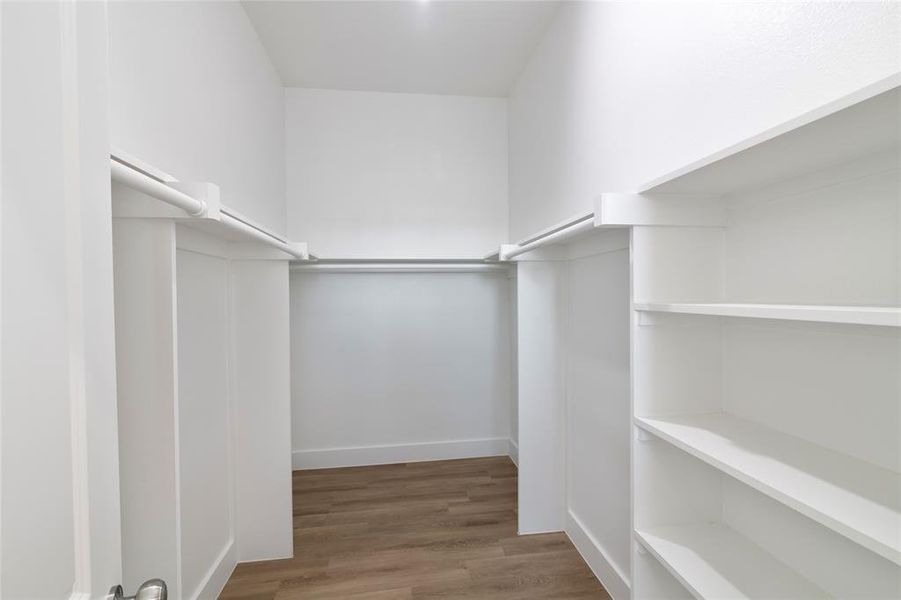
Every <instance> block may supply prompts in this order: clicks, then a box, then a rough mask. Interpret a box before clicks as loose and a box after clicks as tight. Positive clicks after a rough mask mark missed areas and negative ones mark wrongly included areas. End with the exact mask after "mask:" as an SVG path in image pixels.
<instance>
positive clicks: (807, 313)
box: [634, 302, 901, 327]
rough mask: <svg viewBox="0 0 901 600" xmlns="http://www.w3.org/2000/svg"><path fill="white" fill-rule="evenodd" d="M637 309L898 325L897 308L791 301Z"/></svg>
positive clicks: (637, 305) (640, 304) (663, 305)
mask: <svg viewBox="0 0 901 600" xmlns="http://www.w3.org/2000/svg"><path fill="white" fill-rule="evenodd" d="M634 309H635V310H637V311H639V312H660V313H674V314H683V315H711V316H717V317H742V318H748V319H778V320H785V321H810V322H819V323H845V324H852V325H876V326H883V327H901V308H894V307H890V306H814V305H797V304H795V305H792V304H739V303H734V302H721V303H689V302H637V303H635V304H634Z"/></svg>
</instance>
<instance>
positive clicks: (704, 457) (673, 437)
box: [633, 413, 901, 565]
mask: <svg viewBox="0 0 901 600" xmlns="http://www.w3.org/2000/svg"><path fill="white" fill-rule="evenodd" d="M717 417H719V418H723V419H728V421H727V423H730V422H731V424H732V425H736V426H740V427H743V428H746V429H748V428H753V429H756V433H754V434H753V435H752V436H746V437H745V438H743V439H742V441H741V442H736V437H737V436H732V437H728V436H725V435H722V433H721V432H720V433H718V432H717V431H716V430H715V429H713V428H711V427H709V426H708V427H706V428H704V427H701V424H700V423H699V422H703V421H704V420H708V419H712V418H717ZM633 420H634V423H635V425H636V426H637V427H639V428H641V429H643V430H645V431H647V432H649V433H651V434H653V435H655V436H657V437H659V438H660V439H662V440H663V441H665V442H667V443H669V444H672V445H673V446H675V447H676V448H678V449H680V450H682V451H684V452H687V453H688V454H690V455H692V456H694V457H695V458H697V459H699V460H701V461H703V462H705V463H707V464H708V465H710V466H712V467H714V468H716V469H718V470H720V471H722V472H723V473H726V474H727V475H730V476H731V477H734V478H735V479H737V480H739V481H741V482H742V483H744V484H745V485H748V486H750V487H751V488H753V489H755V490H757V491H758V492H761V493H763V494H765V495H767V496H769V497H770V498H773V499H774V500H777V501H779V502H780V503H782V504H784V505H786V506H788V507H790V508H792V509H794V510H796V511H798V512H799V513H801V514H802V515H804V516H805V517H807V518H809V519H811V520H813V521H815V522H817V523H819V524H820V525H822V526H824V527H827V528H829V529H831V530H833V531H835V532H836V533H839V534H841V535H843V536H845V537H846V538H848V539H849V540H851V541H853V542H855V543H857V544H859V545H860V546H862V547H864V548H867V549H868V550H870V551H872V552H874V553H876V554H878V555H880V556H882V557H883V558H886V559H888V560H890V561H891V562H893V563H895V564H897V565H901V539H896V540H894V544H893V543H892V542H891V541H888V540H886V539H885V536H881V537H880V536H878V535H874V534H873V530H874V529H878V530H879V531H881V532H885V531H889V532H890V531H891V529H892V527H891V524H890V523H889V524H887V523H881V525H882V526H881V527H879V528H874V527H873V526H872V523H870V528H869V529H870V531H869V532H867V531H864V530H863V529H862V528H861V527H860V525H859V524H858V525H855V524H852V523H849V522H848V520H847V516H846V515H845V514H836V513H837V511H836V510H834V507H832V508H833V510H827V509H826V508H825V507H824V506H823V499H824V498H825V497H826V496H829V495H830V493H831V495H832V496H833V497H835V489H836V488H838V486H836V485H835V484H834V483H832V482H828V483H827V482H822V481H819V480H816V476H814V475H812V474H809V473H801V474H798V475H794V476H793V479H794V481H792V482H791V483H793V484H794V487H795V488H797V487H802V486H808V487H810V486H811V484H812V483H813V486H812V487H814V488H815V489H814V490H813V491H810V490H808V491H807V493H806V494H804V495H799V494H798V493H797V492H796V491H794V492H793V491H790V490H788V489H786V488H788V487H792V486H791V485H785V484H784V483H782V484H779V483H776V482H775V479H776V478H777V475H774V473H773V466H782V467H784V468H783V469H781V471H782V472H780V473H779V474H778V476H782V477H785V476H786V472H787V471H790V470H791V469H792V468H793V467H791V463H790V461H789V460H776V459H770V460H769V461H768V463H767V465H766V466H765V469H766V471H767V475H765V476H760V475H757V474H754V473H753V472H750V471H749V470H748V469H749V468H752V470H753V468H754V467H755V466H756V470H757V471H761V470H763V468H762V467H761V464H759V463H760V462H761V461H762V460H765V459H766V454H765V453H764V452H762V451H761V452H760V453H754V452H751V451H746V453H745V456H744V457H740V458H739V459H737V460H736V459H735V457H732V458H730V457H726V456H722V451H723V450H729V449H731V450H733V451H734V450H735V449H737V448H744V447H747V446H748V445H749V444H748V441H749V440H750V439H751V438H752V437H755V436H756V437H757V438H759V441H762V440H764V439H765V442H761V443H760V445H762V446H765V447H766V448H767V454H770V455H774V453H775V452H776V448H777V446H780V447H784V446H785V445H788V446H790V447H791V450H792V451H791V452H788V453H786V454H787V458H788V459H794V460H795V461H796V462H797V461H798V459H799V458H802V459H803V460H807V461H810V460H811V457H812V456H813V460H815V461H816V460H822V459H824V458H825V459H829V461H831V462H835V461H843V462H846V463H848V464H853V466H854V467H856V469H855V470H854V471H853V473H855V475H858V476H860V475H861V474H862V473H863V471H864V470H870V471H871V472H876V471H878V472H879V473H880V475H881V474H882V473H883V472H884V473H885V477H886V481H885V488H886V489H889V490H892V489H894V490H901V474H898V473H894V472H893V471H889V470H888V469H884V468H882V467H878V466H877V465H872V464H870V463H866V462H864V461H862V460H859V459H856V458H853V457H850V456H847V455H844V454H841V453H839V452H836V451H834V450H830V449H827V448H822V447H818V446H816V445H814V444H812V443H810V442H806V441H804V440H801V439H800V438H795V437H793V436H790V435H787V434H784V433H781V432H777V431H775V430H772V429H769V428H767V427H764V426H762V425H757V424H755V423H752V422H750V421H746V420H744V419H740V418H738V417H732V416H731V415H727V414H726V413H707V414H696V415H683V416H679V417H639V416H636V417H634V418H633ZM665 420H666V421H667V422H666V423H664V421H665ZM674 421H678V423H674ZM683 425H684V426H694V427H696V428H699V429H704V430H705V431H706V432H707V433H711V434H712V435H722V437H723V438H724V439H725V440H727V441H725V442H720V443H719V446H720V448H718V450H720V452H719V453H717V452H715V451H711V449H710V448H709V446H710V445H711V444H710V442H709V440H707V443H706V444H705V443H698V442H697V441H695V442H691V441H689V440H688V439H687V436H685V435H677V434H676V433H674V432H673V431H672V429H673V428H674V427H679V426H683ZM783 449H784V448H783ZM742 458H743V460H744V465H742V464H741V462H742ZM755 461H757V463H758V464H756V465H754V462H755ZM829 461H825V460H824V461H823V462H824V463H825V462H829ZM796 470H798V469H796ZM849 470H850V469H849ZM802 478H803V479H806V481H802ZM892 478H894V479H895V481H894V485H893V483H892V481H891V479H892ZM817 484H819V485H817ZM880 487H882V486H880ZM842 491H843V492H845V493H844V494H843V495H842V497H841V499H840V500H841V502H842V503H845V504H847V503H848V502H849V501H850V502H851V503H854V500H855V499H859V496H858V495H857V494H855V493H854V491H853V490H844V489H842ZM874 503H875V502H874ZM862 504H863V502H856V504H855V506H854V509H853V510H849V509H848V508H844V509H843V510H844V512H845V513H848V514H850V515H852V516H860V514H862V513H863V512H864V511H863V508H865V507H863V506H861V505H862ZM869 508H871V507H869ZM871 512H872V508H871ZM885 512H888V513H890V514H893V515H895V517H896V519H897V522H896V524H895V531H896V534H897V535H898V536H901V507H898V508H895V509H889V508H886V509H885ZM883 518H884V517H883Z"/></svg>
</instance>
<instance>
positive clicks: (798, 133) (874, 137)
mask: <svg viewBox="0 0 901 600" xmlns="http://www.w3.org/2000/svg"><path fill="white" fill-rule="evenodd" d="M899 85H901V74H897V75H894V76H892V77H888V78H886V79H883V80H881V81H877V82H875V83H873V84H872V85H869V86H867V87H864V88H862V89H860V90H857V91H855V92H854V93H852V94H849V95H847V96H844V97H842V98H839V99H837V100H835V101H833V102H829V103H827V104H825V105H823V106H821V107H819V108H816V109H814V110H812V111H809V112H806V113H804V114H801V115H799V116H797V117H796V118H794V119H790V120H789V121H786V122H785V123H782V124H780V125H777V126H776V127H772V128H770V129H767V130H766V131H763V132H761V133H759V134H757V135H754V136H752V137H749V138H747V139H745V140H742V141H740V142H738V143H736V144H733V145H731V146H729V147H727V148H724V149H722V150H720V151H718V152H714V153H713V154H710V155H708V156H706V157H704V158H701V159H699V160H697V161H694V162H692V163H689V164H688V165H685V166H684V167H681V168H679V169H676V170H674V171H672V172H670V173H667V174H666V175H663V176H662V177H659V178H657V179H654V180H653V181H650V182H648V183H647V184H645V185H644V186H642V187H641V188H640V189H639V191H640V192H642V193H652V194H714V195H724V194H731V193H739V192H742V191H745V190H749V189H755V188H761V187H765V186H767V185H769V184H772V183H776V182H778V181H782V180H785V179H788V178H790V177H794V176H797V175H802V174H805V173H812V172H815V171H820V170H824V169H828V168H830V167H832V166H834V165H837V164H841V163H844V162H848V161H849V160H853V159H854V158H858V157H861V156H867V155H869V154H875V153H877V152H882V151H891V150H897V148H898V137H899V136H898V128H899V125H901V115H899V112H901V111H899V110H898V102H899V97H901V94H899V90H898V86H899Z"/></svg>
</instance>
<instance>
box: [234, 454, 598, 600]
mask: <svg viewBox="0 0 901 600" xmlns="http://www.w3.org/2000/svg"><path fill="white" fill-rule="evenodd" d="M294 556H295V558H293V559H286V560H275V561H266V562H259V563H248V564H241V565H238V567H237V568H236V569H235V572H234V573H233V574H232V576H231V578H230V579H229V581H228V583H227V584H226V586H225V589H224V590H223V592H222V595H221V596H220V597H221V598H224V599H230V600H238V599H240V600H295V599H296V600H300V599H307V598H331V599H334V598H342V599H347V600H413V599H415V600H425V599H431V598H442V599H445V600H447V599H454V598H461V599H474V598H478V599H485V600H495V599H497V600H514V599H515V600H534V599H553V600H568V599H572V600H575V599H598V600H604V599H609V598H610V596H608V595H607V593H606V591H604V588H603V587H601V585H600V584H599V583H598V581H597V580H596V579H595V577H594V576H593V575H592V573H591V571H590V570H589V569H588V567H587V566H586V565H585V563H584V562H583V560H582V558H581V556H579V554H578V552H576V549H575V548H574V547H573V545H572V544H571V543H570V541H569V540H568V539H567V538H566V536H565V535H564V534H562V533H560V534H556V533H555V534H545V535H535V536H517V535H516V467H515V466H514V465H513V463H512V462H511V461H510V459H509V458H506V457H498V458H476V459H466V460H450V461H440V462H427V463H410V464H401V465H385V466H375V467H353V468H348V469H327V470H317V471H295V472H294Z"/></svg>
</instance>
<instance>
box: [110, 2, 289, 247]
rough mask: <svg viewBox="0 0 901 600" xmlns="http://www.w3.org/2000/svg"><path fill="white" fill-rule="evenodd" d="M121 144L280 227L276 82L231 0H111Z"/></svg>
mask: <svg viewBox="0 0 901 600" xmlns="http://www.w3.org/2000/svg"><path fill="white" fill-rule="evenodd" d="M109 52H110V80H111V85H110V109H111V110H110V128H111V140H112V145H113V146H114V147H117V148H120V149H122V150H124V151H126V152H128V153H129V154H132V155H134V156H136V157H137V158H139V159H141V160H143V161H146V162H148V163H150V164H152V165H154V166H155V167H158V168H160V169H162V170H163V171H166V172H167V173H169V174H171V175H173V176H174V177H176V178H177V179H180V180H184V181H209V182H212V183H215V184H217V185H218V186H219V187H220V189H221V193H222V202H223V203H224V204H226V205H227V206H230V207H232V208H234V209H236V210H238V211H240V212H241V213H243V214H245V215H247V216H248V217H250V218H252V219H254V220H256V221H258V222H260V223H262V224H264V225H266V226H267V227H270V228H272V229H274V230H276V231H280V232H283V231H284V230H285V164H284V151H285V150H284V149H285V144H284V139H285V138H284V92H283V88H282V85H281V82H280V80H279V78H278V75H277V74H276V72H275V70H274V69H273V67H272V65H271V63H270V62H269V58H268V56H267V54H266V52H265V50H264V49H263V46H262V45H261V44H260V41H259V39H258V38H257V34H256V31H255V30H254V29H253V26H252V25H251V24H250V21H249V20H248V18H247V15H246V14H245V13H244V10H243V8H241V5H240V3H238V2H111V3H109Z"/></svg>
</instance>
